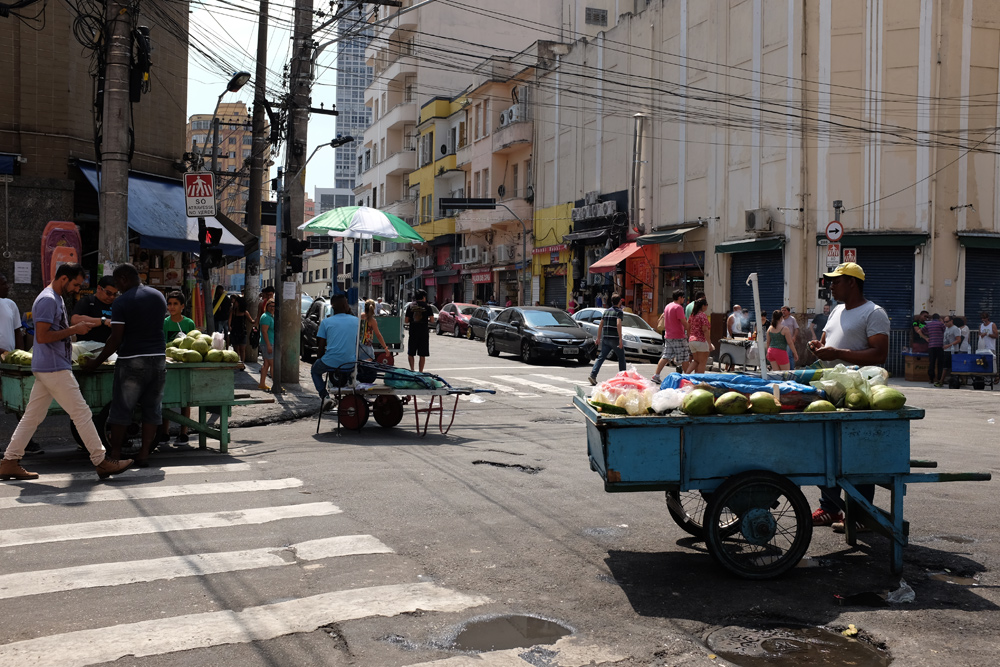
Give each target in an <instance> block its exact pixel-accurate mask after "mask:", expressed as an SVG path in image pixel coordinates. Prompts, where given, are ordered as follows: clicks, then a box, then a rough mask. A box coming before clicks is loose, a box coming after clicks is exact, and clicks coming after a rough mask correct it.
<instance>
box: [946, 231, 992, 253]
mask: <svg viewBox="0 0 1000 667" xmlns="http://www.w3.org/2000/svg"><path fill="white" fill-rule="evenodd" d="M955 234H956V235H957V236H958V242H959V243H961V244H962V245H963V246H965V247H966V248H986V249H987V250H1000V234H996V233H991V232H956V233H955Z"/></svg>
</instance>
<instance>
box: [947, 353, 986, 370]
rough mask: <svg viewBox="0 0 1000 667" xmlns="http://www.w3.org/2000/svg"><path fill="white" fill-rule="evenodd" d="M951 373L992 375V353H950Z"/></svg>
mask: <svg viewBox="0 0 1000 667" xmlns="http://www.w3.org/2000/svg"><path fill="white" fill-rule="evenodd" d="M951 372H952V373H982V374H983V375H993V355H992V354H952V355H951Z"/></svg>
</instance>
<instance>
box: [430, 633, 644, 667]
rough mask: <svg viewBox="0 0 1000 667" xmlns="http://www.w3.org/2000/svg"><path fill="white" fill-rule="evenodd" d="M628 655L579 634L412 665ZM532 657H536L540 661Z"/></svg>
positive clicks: (588, 660) (578, 664)
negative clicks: (524, 645)
mask: <svg viewBox="0 0 1000 667" xmlns="http://www.w3.org/2000/svg"><path fill="white" fill-rule="evenodd" d="M627 657H628V656H624V655H621V654H619V653H614V652H612V651H611V649H608V648H604V647H603V646H597V645H595V644H588V643H586V642H585V641H583V640H582V639H580V638H578V637H563V638H562V639H560V640H559V641H557V642H556V643H555V644H545V645H538V646H534V647H532V648H514V649H509V650H505V651H488V652H486V653H479V654H477V655H457V656H455V657H452V658H444V659H443V660H433V661H431V662H421V663H418V664H415V665H410V667H528V666H529V665H542V664H545V665H559V667H583V666H584V665H596V664H604V663H615V662H621V661H622V660H625V659H627ZM533 658H537V659H538V660H537V662H536V661H535V660H533Z"/></svg>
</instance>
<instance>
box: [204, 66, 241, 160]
mask: <svg viewBox="0 0 1000 667" xmlns="http://www.w3.org/2000/svg"><path fill="white" fill-rule="evenodd" d="M250 76H251V74H250V72H236V73H235V74H233V76H232V78H230V79H229V83H227V84H226V89H225V90H224V91H222V93H220V94H219V99H218V100H216V101H215V111H213V112H212V120H211V121H209V123H208V125H209V130H210V131H211V130H212V126H213V125H215V117H216V116H217V115H218V113H219V105H221V104H222V98H223V97H225V95H226V93H236V92H239V90H240V88H242V87H243V86H245V85H246V83H247V81H249V80H250ZM206 148H208V135H207V134H206V135H205V141H203V142H202V144H201V156H200V159H199V161H198V168H199V169H201V170H204V169H205V149H206ZM217 150H218V146H215V145H214V143H213V145H212V159H213V161H214V160H215V158H216V157H217V156H216V155H215V152H216V151H217ZM212 171H215V165H213V166H212Z"/></svg>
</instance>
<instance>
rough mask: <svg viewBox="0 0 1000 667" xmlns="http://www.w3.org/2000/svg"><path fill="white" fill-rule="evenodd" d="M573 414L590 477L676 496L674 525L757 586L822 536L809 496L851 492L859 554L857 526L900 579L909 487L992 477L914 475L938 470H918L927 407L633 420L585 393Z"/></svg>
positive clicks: (850, 523) (608, 485) (622, 488)
mask: <svg viewBox="0 0 1000 667" xmlns="http://www.w3.org/2000/svg"><path fill="white" fill-rule="evenodd" d="M573 403H574V405H575V406H576V407H577V408H578V409H579V410H580V412H582V413H583V415H584V417H585V419H586V423H587V451H588V454H589V457H590V467H591V469H593V470H594V471H596V472H598V473H599V474H600V475H601V477H602V478H603V479H604V489H605V491H608V492H629V491H631V492H635V491H663V492H666V494H667V506H668V509H669V511H670V515H671V517H673V519H674V520H675V521H676V522H677V523H678V524H679V525H680V526H681V527H682V528H684V529H685V530H687V531H688V532H690V533H691V534H693V535H696V536H703V537H704V539H705V541H706V544H707V546H708V550H709V553H711V554H712V556H713V557H714V558H715V559H716V561H718V562H719V563H720V564H721V565H722V566H724V567H725V568H727V569H728V570H730V571H732V572H733V573H735V574H737V575H739V576H741V577H745V578H748V579H765V578H769V577H774V576H777V575H780V574H782V573H784V572H786V571H787V570H788V569H790V568H792V567H794V566H795V565H796V563H798V562H799V560H800V559H801V558H802V556H803V555H805V553H806V550H807V549H808V547H809V542H810V540H811V539H812V528H813V527H812V517H811V509H810V504H809V502H808V501H807V500H806V498H805V496H804V495H803V493H802V490H801V489H800V488H799V487H802V486H828V487H838V486H839V487H840V488H841V489H843V491H844V493H845V494H846V499H847V517H846V526H845V528H846V530H845V533H846V539H847V542H848V543H849V544H851V545H854V544H855V540H856V534H855V533H856V531H855V523H856V522H861V523H863V524H864V525H865V526H867V527H869V528H871V529H873V530H875V531H877V532H879V533H881V534H883V535H886V536H887V537H888V538H889V539H890V541H891V544H892V547H891V563H890V565H891V569H892V571H893V572H894V573H899V572H900V571H901V570H902V567H903V547H904V546H906V544H907V539H908V534H909V525H908V523H907V522H906V521H904V520H903V497H904V496H905V494H906V485H907V484H913V483H917V482H947V481H979V480H989V479H990V478H991V476H990V474H989V473H951V474H948V473H912V472H910V469H911V468H934V467H936V465H937V464H936V463H934V462H933V461H913V460H911V459H910V421H911V420H914V419H922V418H923V417H924V411H923V410H920V409H917V408H911V407H904V408H903V409H901V410H893V411H885V410H862V411H851V412H826V413H822V412H821V413H803V412H797V413H784V414H777V415H759V414H744V415H709V416H704V417H692V416H642V417H626V416H618V415H607V414H603V413H600V412H598V411H597V410H596V409H595V408H594V407H593V406H592V405H590V403H589V402H588V401H587V398H586V397H585V396H584V394H583V392H582V391H581V390H578V391H577V396H576V398H574V400H573ZM859 484H877V485H879V486H882V487H884V488H886V489H888V490H889V491H890V493H891V501H890V507H889V508H888V509H882V508H878V507H876V506H874V505H873V504H872V503H870V502H868V501H867V500H866V499H865V498H864V496H863V495H862V494H861V493H860V492H859V491H858V488H857V487H858V485H859ZM692 498H693V499H694V504H690V503H689V502H688V501H690V500H691V499H692Z"/></svg>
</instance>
